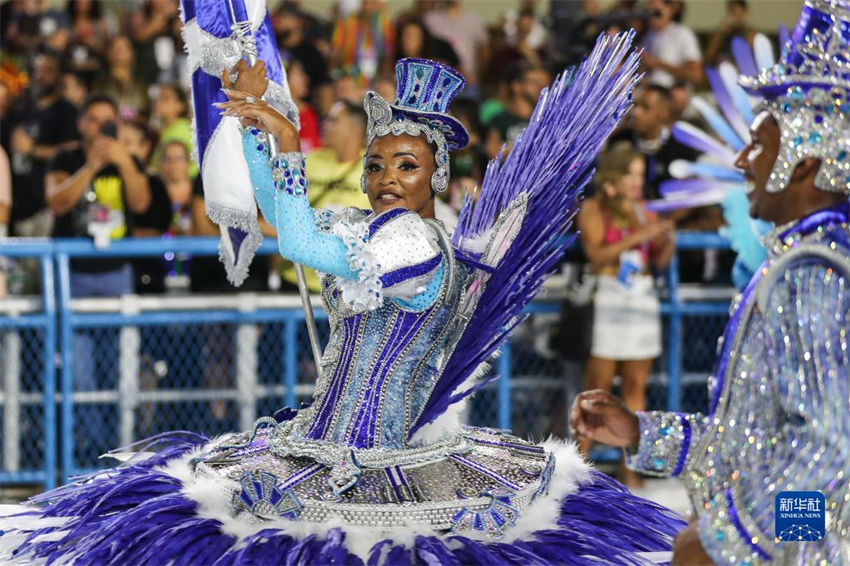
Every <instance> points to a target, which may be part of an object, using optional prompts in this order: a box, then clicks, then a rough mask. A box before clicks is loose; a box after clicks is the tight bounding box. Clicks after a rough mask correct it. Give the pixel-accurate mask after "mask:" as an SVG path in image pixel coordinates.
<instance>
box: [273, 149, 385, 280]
mask: <svg viewBox="0 0 850 566" xmlns="http://www.w3.org/2000/svg"><path fill="white" fill-rule="evenodd" d="M364 153H365V150H364V151H361V152H360V155H358V156H357V159H356V160H354V161H353V162H349V163H340V162H339V161H337V160H336V155H335V154H334V152H333V150H331V149H326V148H319V149H315V150H313V151H311V152H310V153H309V154H307V164H306V167H305V173H306V175H307V183H308V186H309V187H310V190H309V192H308V193H307V194H308V196H309V198H310V206H312V207H313V208H327V209H331V210H341V209H343V208H347V207H349V206H353V207H357V208H365V209H368V208H369V199H368V197H367V196H366V195H365V194H364V193H363V191H362V190H361V189H360V177H361V176H362V175H363V155H364ZM279 272H280V275H281V278H282V279H283V280H284V281H287V282H288V283H291V284H293V285H295V284H296V279H295V268H294V267H293V265H292V263H291V262H288V261H286V262H283V264H282V265H281V267H280V270H279ZM304 272H305V275H306V277H307V287H308V288H309V289H310V292H312V293H318V292H319V291H320V290H321V286H320V283H319V278H318V276H317V275H316V272H315V271H313V270H312V269H307V268H305V269H304Z"/></svg>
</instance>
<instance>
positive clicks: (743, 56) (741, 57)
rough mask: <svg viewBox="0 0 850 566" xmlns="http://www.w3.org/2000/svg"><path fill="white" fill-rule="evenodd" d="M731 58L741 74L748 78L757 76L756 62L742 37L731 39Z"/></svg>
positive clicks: (748, 45)
mask: <svg viewBox="0 0 850 566" xmlns="http://www.w3.org/2000/svg"><path fill="white" fill-rule="evenodd" d="M732 56H733V57H734V58H735V63H737V64H738V70H740V71H741V74H743V75H749V76H756V75H758V74H759V70H758V67H757V66H756V60H755V58H754V57H753V50H752V48H751V47H750V44H749V43H747V40H746V39H744V38H743V37H739V36H735V37H733V38H732Z"/></svg>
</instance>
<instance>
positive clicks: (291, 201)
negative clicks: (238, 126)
mask: <svg viewBox="0 0 850 566" xmlns="http://www.w3.org/2000/svg"><path fill="white" fill-rule="evenodd" d="M242 147H243V150H244V152H245V158H246V160H247V161H248V170H249V172H250V176H251V184H252V185H253V187H254V195H255V196H256V198H257V204H258V205H259V207H260V211H261V212H262V213H263V216H264V217H265V219H266V221H267V222H268V223H269V224H271V225H272V226H274V227H275V229H276V230H277V243H278V249H279V250H280V254H281V255H282V256H283V257H285V258H286V259H288V260H290V261H293V262H295V263H300V264H301V265H306V266H307V267H312V268H313V269H315V270H317V271H321V272H323V273H329V274H331V275H338V276H340V277H344V278H346V279H355V280H356V279H357V278H358V274H357V273H356V272H355V271H353V270H352V269H351V267H350V265H349V262H348V259H347V258H346V252H347V251H348V250H347V248H346V245H345V243H344V242H343V241H342V238H340V237H338V236H335V235H332V234H329V233H325V232H322V231H321V230H319V228H318V226H316V222H315V219H314V213H313V209H312V208H310V203H309V202H308V200H307V181H306V178H305V177H304V156H303V154H301V153H283V154H279V155H278V156H276V157H275V158H274V160H273V164H272V163H271V162H270V161H269V153H268V148H267V147H266V146H265V145H264V144H263V143H261V142H258V141H257V139H256V138H255V135H254V134H253V133H252V131H251V130H250V129H248V130H246V131H245V133H243V134H242ZM276 177H277V181H275V178H276ZM276 182H277V185H276Z"/></svg>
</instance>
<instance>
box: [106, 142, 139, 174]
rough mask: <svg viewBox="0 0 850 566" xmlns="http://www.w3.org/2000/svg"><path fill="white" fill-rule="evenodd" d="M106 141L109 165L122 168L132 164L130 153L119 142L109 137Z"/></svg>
mask: <svg viewBox="0 0 850 566" xmlns="http://www.w3.org/2000/svg"><path fill="white" fill-rule="evenodd" d="M104 139H105V140H106V144H105V145H106V158H107V161H109V163H112V164H113V165H115V166H117V167H121V166H124V165H126V164H127V163H131V162H132V160H133V158H132V157H131V156H130V152H129V151H127V148H125V147H124V146H123V145H122V144H120V143H118V140H116V139H115V138H109V137H107V138H104Z"/></svg>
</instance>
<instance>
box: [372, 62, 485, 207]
mask: <svg viewBox="0 0 850 566" xmlns="http://www.w3.org/2000/svg"><path fill="white" fill-rule="evenodd" d="M395 75H396V99H395V101H394V102H393V103H392V104H390V103H389V102H387V100H386V99H384V98H383V97H382V96H381V95H379V94H378V93H377V92H373V91H369V92H367V93H366V97H365V99H364V101H363V107H364V108H365V109H366V114H367V122H366V143H367V144H369V143H371V142H372V139H374V138H375V137H376V136H385V135H387V134H393V135H401V134H410V135H424V136H425V137H426V138H427V139H428V141H429V142H432V143H434V144H435V145H436V146H437V151H436V153H435V156H434V157H435V159H436V165H437V166H436V169H435V171H434V175H433V176H432V178H431V187H432V188H433V189H434V190H435V191H439V192H442V191H444V190H446V187H448V181H449V153H448V152H449V151H454V150H456V149H460V148H462V147H464V146H466V144H467V143H469V134H468V133H467V132H466V128H464V127H463V124H461V123H460V121H459V120H457V119H456V118H453V117H452V116H449V114H448V113H447V110H448V107H449V104H450V103H451V101H452V99H454V97H455V96H456V95H457V94H458V92H460V90H461V89H462V88H463V87H464V86H465V85H466V80H464V78H463V75H461V74H460V73H459V72H457V71H456V70H455V69H452V68H451V67H449V66H447V65H443V64H442V63H437V62H436V61H431V60H428V59H416V58H406V59H401V60H399V61H398V63H396V67H395Z"/></svg>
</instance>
